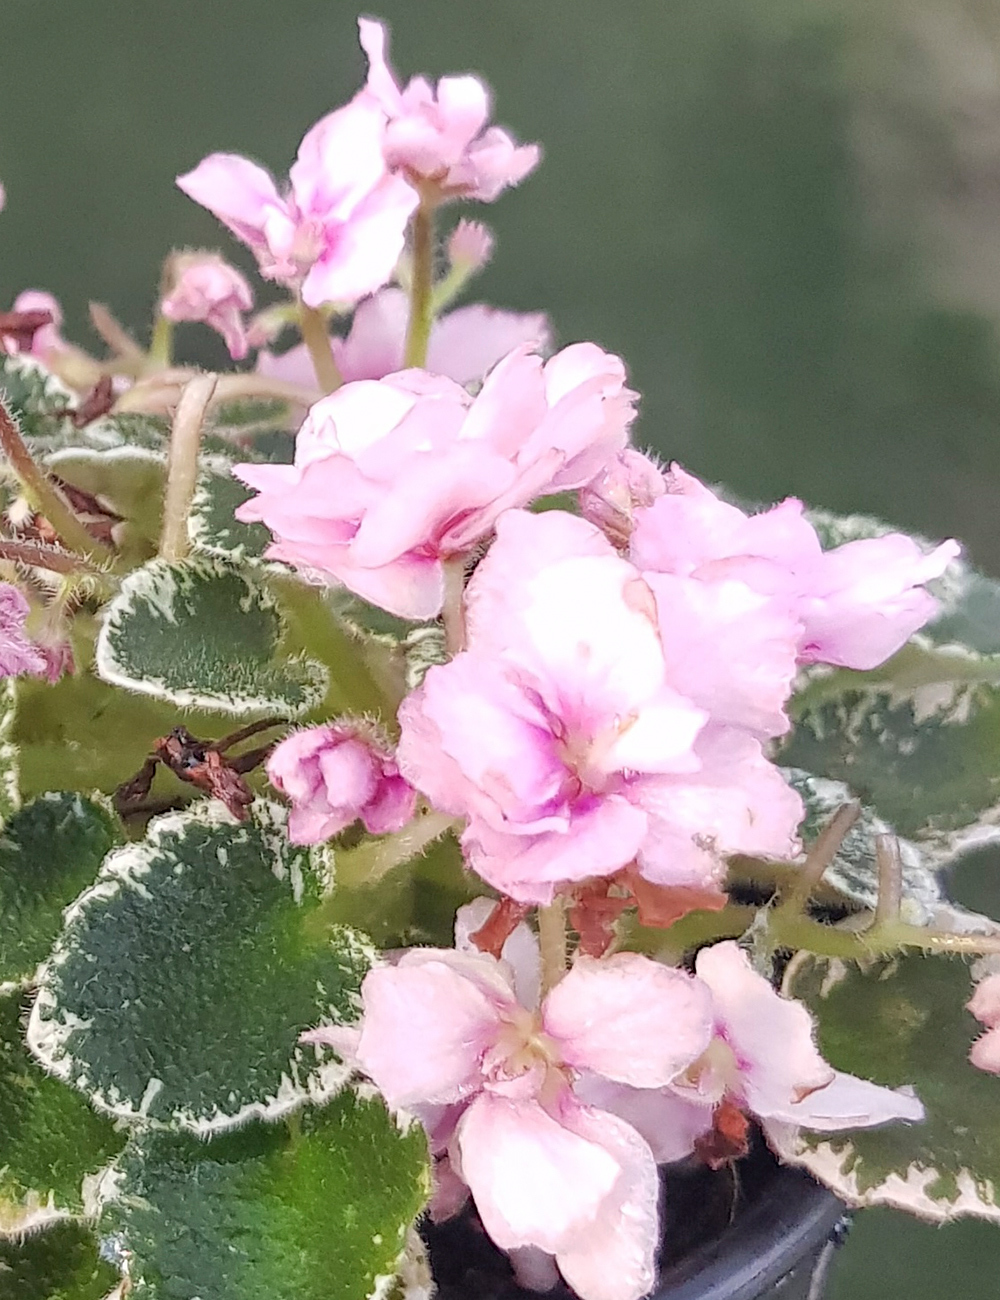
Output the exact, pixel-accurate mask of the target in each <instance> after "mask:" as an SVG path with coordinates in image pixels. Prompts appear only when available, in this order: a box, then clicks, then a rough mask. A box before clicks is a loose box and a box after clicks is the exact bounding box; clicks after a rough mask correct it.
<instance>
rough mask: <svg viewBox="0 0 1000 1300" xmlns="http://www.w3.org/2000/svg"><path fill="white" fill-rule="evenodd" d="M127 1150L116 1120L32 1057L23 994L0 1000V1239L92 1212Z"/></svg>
mask: <svg viewBox="0 0 1000 1300" xmlns="http://www.w3.org/2000/svg"><path fill="white" fill-rule="evenodd" d="M124 1146H125V1138H124V1136H123V1135H122V1134H121V1133H119V1132H117V1131H116V1128H115V1125H114V1123H113V1121H111V1120H110V1119H107V1118H106V1117H105V1116H103V1115H97V1114H95V1113H94V1111H93V1110H91V1108H90V1106H88V1105H87V1102H86V1101H85V1100H84V1098H83V1097H81V1096H80V1094H79V1093H78V1092H75V1091H74V1090H73V1089H72V1088H67V1087H66V1085H65V1084H63V1083H60V1082H59V1080H58V1079H51V1078H49V1076H48V1075H47V1074H46V1073H45V1072H44V1070H42V1069H41V1068H40V1067H39V1066H38V1065H37V1064H36V1063H35V1062H34V1061H33V1060H32V1059H31V1057H30V1056H29V1055H28V1051H27V1048H26V1047H25V1045H24V1030H23V1027H22V1021H21V994H20V993H14V994H11V995H8V996H7V997H5V998H2V999H0V1237H3V1236H6V1235H11V1234H15V1233H23V1232H27V1231H31V1230H34V1229H37V1228H41V1227H46V1226H47V1225H48V1224H50V1223H53V1222H55V1221H56V1220H58V1219H60V1218H65V1217H66V1216H68V1215H80V1214H83V1213H84V1212H85V1210H86V1209H91V1210H92V1209H93V1204H92V1203H93V1198H94V1193H95V1191H96V1187H97V1184H98V1181H99V1178H100V1175H101V1173H102V1171H104V1170H105V1169H106V1168H107V1166H108V1165H109V1164H110V1163H111V1161H112V1160H113V1159H114V1158H115V1157H116V1156H117V1155H118V1154H119V1152H120V1151H121V1150H122V1148H123V1147H124ZM2 1258H3V1256H2V1255H0V1259H2ZM102 1294H103V1293H102ZM2 1295H3V1266H2V1264H0V1296H2Z"/></svg>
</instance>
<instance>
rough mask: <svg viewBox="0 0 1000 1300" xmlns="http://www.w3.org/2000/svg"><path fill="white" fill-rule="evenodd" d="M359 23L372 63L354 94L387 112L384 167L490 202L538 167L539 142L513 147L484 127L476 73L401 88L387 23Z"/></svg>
mask: <svg viewBox="0 0 1000 1300" xmlns="http://www.w3.org/2000/svg"><path fill="white" fill-rule="evenodd" d="M358 29H359V31H360V33H361V47H362V49H363V50H364V52H365V53H366V54H367V55H368V65H369V67H368V82H367V84H366V86H365V89H364V91H363V92H362V94H361V95H360V96H359V99H361V98H366V99H367V100H368V101H369V102H371V103H374V104H377V105H378V106H379V107H380V108H381V110H382V111H383V112H384V113H385V115H386V117H387V118H388V125H387V127H386V131H385V141H384V144H383V149H384V153H385V160H386V163H387V164H388V165H389V167H391V168H393V169H399V170H401V171H403V172H405V173H406V174H407V175H408V176H410V177H411V178H412V179H413V180H414V181H415V182H417V183H420V184H421V185H423V186H426V185H427V183H428V182H433V184H434V185H435V187H436V188H437V191H438V194H439V196H440V197H441V198H446V199H451V198H465V199H480V200H482V201H483V202H484V203H490V202H492V201H493V199H495V198H496V197H497V195H498V194H500V192H501V191H502V190H504V189H506V188H507V187H508V186H509V185H517V184H518V182H519V181H522V180H524V178H525V177H526V176H527V175H528V173H529V172H531V171H534V169H535V167H537V166H538V162H539V159H540V158H541V150H540V149H539V147H538V145H536V144H528V145H517V144H515V143H514V141H513V140H512V139H511V137H510V136H509V135H508V134H507V132H506V131H503V130H501V129H500V127H496V126H490V127H488V126H487V125H486V124H487V122H488V121H489V117H490V95H489V91H488V90H487V88H486V86H484V85H483V83H482V82H481V81H480V80H479V79H478V77H470V76H466V77H442V78H441V80H440V81H439V82H438V84H437V86H436V87H434V86H431V84H430V83H429V82H428V81H427V80H426V79H425V78H423V77H414V78H413V79H412V81H410V82H409V84H408V85H407V87H406V89H405V90H400V88H399V85H398V83H397V82H396V79H395V77H394V76H393V74H392V71H391V69H390V68H389V66H388V64H387V63H386V31H385V28H384V27H383V26H382V24H381V23H377V22H373V21H372V20H371V19H370V18H361V19H359V20H358Z"/></svg>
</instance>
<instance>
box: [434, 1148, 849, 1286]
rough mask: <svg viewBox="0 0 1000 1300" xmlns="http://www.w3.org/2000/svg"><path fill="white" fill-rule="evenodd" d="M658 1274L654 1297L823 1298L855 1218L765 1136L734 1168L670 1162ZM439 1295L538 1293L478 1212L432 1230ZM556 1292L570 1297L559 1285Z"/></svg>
mask: <svg viewBox="0 0 1000 1300" xmlns="http://www.w3.org/2000/svg"><path fill="white" fill-rule="evenodd" d="M661 1218H662V1222H663V1225H664V1233H663V1247H662V1250H661V1265H660V1274H659V1278H658V1280H657V1285H656V1287H655V1289H654V1290H653V1291H652V1292H651V1300H764V1297H769V1296H774V1297H775V1300H822V1297H823V1296H824V1294H825V1291H826V1286H825V1282H826V1277H827V1272H828V1269H829V1266H830V1263H831V1261H832V1258H833V1254H834V1252H835V1250H836V1247H837V1246H838V1245H839V1244H840V1242H841V1241H842V1240H843V1238H844V1236H845V1234H846V1230H847V1225H848V1218H847V1212H846V1210H845V1208H844V1206H843V1204H842V1203H841V1202H840V1201H838V1200H837V1198H836V1197H835V1196H833V1195H832V1194H831V1193H830V1192H828V1191H827V1190H826V1189H825V1188H823V1187H820V1186H819V1184H818V1183H816V1182H814V1181H813V1180H812V1179H811V1178H810V1177H809V1176H808V1175H807V1174H804V1173H802V1172H801V1171H800V1170H797V1169H785V1168H782V1167H780V1166H779V1165H777V1163H776V1162H775V1161H774V1159H773V1157H771V1155H770V1153H769V1152H767V1150H766V1149H765V1148H764V1147H763V1146H762V1145H761V1146H759V1147H757V1148H756V1149H755V1151H754V1152H753V1153H752V1154H751V1155H750V1156H748V1157H747V1158H746V1159H745V1160H743V1161H741V1162H740V1165H739V1166H738V1167H737V1170H736V1171H731V1170H724V1171H720V1172H718V1173H711V1172H710V1171H709V1170H707V1169H686V1170H677V1169H671V1170H669V1171H667V1172H666V1173H665V1176H664V1178H663V1185H662V1215H661ZM423 1235H424V1238H425V1240H426V1241H427V1244H428V1247H429V1250H430V1258H431V1268H432V1271H433V1273H434V1277H435V1281H436V1282H437V1286H438V1297H439V1300H538V1295H537V1293H535V1292H532V1291H526V1290H524V1289H523V1288H522V1287H520V1286H519V1285H518V1283H517V1281H516V1280H515V1278H514V1275H513V1273H512V1271H511V1268H510V1265H509V1263H508V1261H507V1259H506V1257H505V1256H504V1255H503V1254H502V1253H501V1252H500V1251H498V1250H497V1249H496V1247H495V1246H494V1245H493V1243H492V1242H491V1241H490V1240H489V1239H488V1238H487V1237H486V1235H485V1233H484V1232H483V1229H482V1226H481V1225H480V1223H479V1221H478V1218H477V1216H476V1215H475V1213H474V1211H471V1210H468V1209H467V1210H466V1212H465V1213H464V1214H462V1215H460V1216H459V1217H458V1218H457V1219H453V1220H451V1221H450V1222H448V1223H443V1224H437V1225H427V1227H426V1228H425V1229H424V1234H423ZM547 1295H548V1300H572V1296H573V1293H572V1292H571V1291H570V1290H569V1289H568V1288H566V1287H565V1286H562V1285H560V1286H558V1287H556V1289H555V1290H553V1291H550V1292H548V1293H547Z"/></svg>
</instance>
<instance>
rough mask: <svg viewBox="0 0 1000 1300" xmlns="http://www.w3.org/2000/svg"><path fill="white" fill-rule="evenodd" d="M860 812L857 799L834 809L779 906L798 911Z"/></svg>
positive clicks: (802, 906) (801, 908)
mask: <svg viewBox="0 0 1000 1300" xmlns="http://www.w3.org/2000/svg"><path fill="white" fill-rule="evenodd" d="M860 816H861V804H860V803H858V802H857V801H856V800H852V801H851V802H850V803H845V804H842V805H841V806H840V807H839V808H838V809H837V811H836V812H835V813H834V814H833V816H832V817H831V818H830V820H829V821H828V822H827V823H826V825H825V826H824V827H823V829H822V830H821V831H820V833H819V834H818V835H817V836H816V839H815V840H814V841H813V843H812V844H811V845H810V847H809V852H808V854H807V855H806V860H805V862H804V863H803V864H802V867H801V869H800V871H798V872H797V873H796V876H795V881H794V883H793V884H792V887H791V888H790V889H789V890H788V893H787V895H786V897H785V899H784V901H783V902H782V908H787V909H788V911H789V913H800V912H802V911H803V910H804V909H805V906H806V904H807V903H808V902H809V899H810V898H811V897H812V893H813V890H814V889H815V888H816V887H817V885H818V884H819V883H820V881H821V880H822V879H823V876H824V874H825V872H826V869H827V867H828V866H829V865H830V863H831V862H832V861H833V859H834V858H835V857H836V856H837V850H838V849H839V848H840V846H841V845H842V844H843V842H844V839H845V837H846V835H847V833H848V831H850V829H851V827H852V826H854V825H855V823H856V822H857V820H858V818H859V817H860Z"/></svg>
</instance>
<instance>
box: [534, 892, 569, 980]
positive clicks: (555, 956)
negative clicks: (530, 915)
mask: <svg viewBox="0 0 1000 1300" xmlns="http://www.w3.org/2000/svg"><path fill="white" fill-rule="evenodd" d="M538 948H539V953H540V955H541V959H542V987H541V995H542V997H544V996H545V994H546V993H548V992H549V990H550V989H554V988H555V986H556V985H557V984H558V983H559V981H560V980H561V979H562V977H563V976H564V975H565V974H566V904H565V902H564V901H563V899H562V898H558V897H557V898H555V899H553V901H552V902H551V903H549V905H548V907H540V908H539V909H538Z"/></svg>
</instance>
